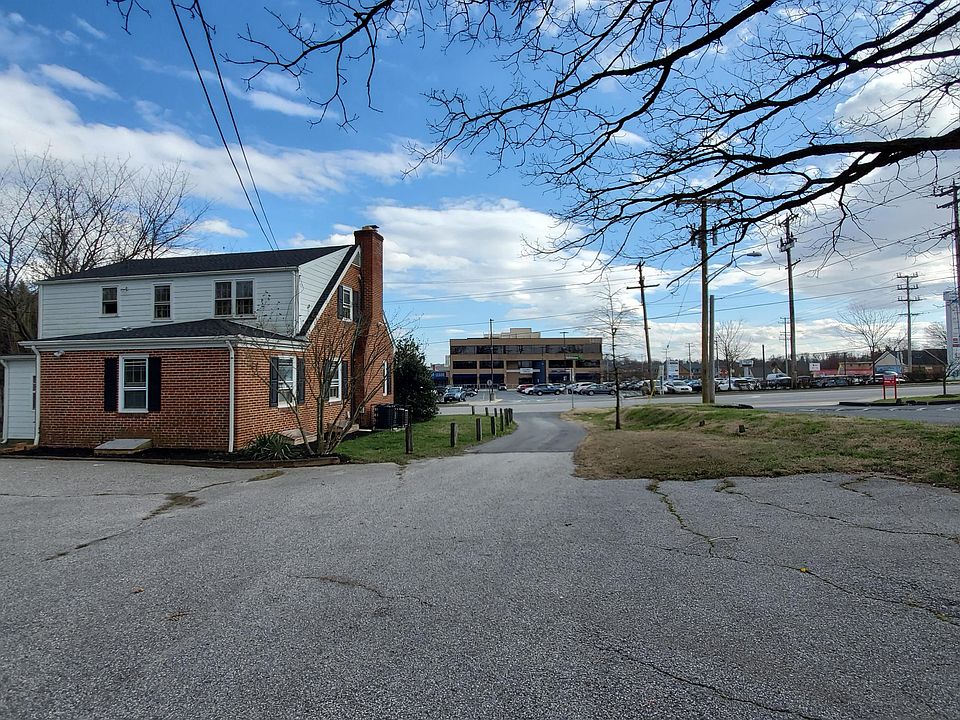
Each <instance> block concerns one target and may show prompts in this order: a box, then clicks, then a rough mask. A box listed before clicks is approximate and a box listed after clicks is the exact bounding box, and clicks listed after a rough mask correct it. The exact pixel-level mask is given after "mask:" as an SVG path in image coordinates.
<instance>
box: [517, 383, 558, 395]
mask: <svg viewBox="0 0 960 720" xmlns="http://www.w3.org/2000/svg"><path fill="white" fill-rule="evenodd" d="M523 392H524V394H525V395H559V394H560V393H562V392H563V388H562V387H560V386H559V385H552V384H550V383H540V384H539V385H531V386H530V387H528V388H527V389H526V390H524V391H523Z"/></svg>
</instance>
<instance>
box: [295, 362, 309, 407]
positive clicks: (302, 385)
mask: <svg viewBox="0 0 960 720" xmlns="http://www.w3.org/2000/svg"><path fill="white" fill-rule="evenodd" d="M306 396H307V377H306V373H304V362H303V358H299V357H298V358H297V405H300V404H302V403H303V401H304V398H306Z"/></svg>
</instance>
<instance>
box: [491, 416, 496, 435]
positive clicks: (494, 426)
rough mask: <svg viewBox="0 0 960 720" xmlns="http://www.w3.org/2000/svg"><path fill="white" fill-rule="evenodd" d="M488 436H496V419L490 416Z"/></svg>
mask: <svg viewBox="0 0 960 720" xmlns="http://www.w3.org/2000/svg"><path fill="white" fill-rule="evenodd" d="M490 436H491V437H496V436H497V419H496V418H495V417H493V416H492V415H491V416H490Z"/></svg>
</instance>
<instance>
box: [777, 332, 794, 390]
mask: <svg viewBox="0 0 960 720" xmlns="http://www.w3.org/2000/svg"><path fill="white" fill-rule="evenodd" d="M780 319H781V320H782V321H783V332H782V333H780V337H782V338H783V362H784V364H785V365H786V366H787V367H785V368H784V370H785V371H786V373H787V374H788V375H790V376H791V377H793V376H792V375H791V371H792V370H793V365H792V364H790V362H789V360H788V358H789V357H790V356H789V354H788V353H787V341H788V340H789V338H790V333H789V331H788V329H787V328H788V323H789V322H790V318H780Z"/></svg>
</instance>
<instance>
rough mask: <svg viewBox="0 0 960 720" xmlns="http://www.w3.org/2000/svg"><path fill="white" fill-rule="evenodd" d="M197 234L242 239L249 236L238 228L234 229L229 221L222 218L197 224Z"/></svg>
mask: <svg viewBox="0 0 960 720" xmlns="http://www.w3.org/2000/svg"><path fill="white" fill-rule="evenodd" d="M194 229H195V231H196V232H198V233H202V234H207V235H224V236H226V237H234V238H242V237H246V236H247V232H246V231H245V230H242V229H240V228H238V227H234V226H233V225H231V224H230V222H229V221H227V220H224V219H222V218H210V219H208V220H203V221H201V222H199V223H197V225H196V227H195V228H194Z"/></svg>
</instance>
